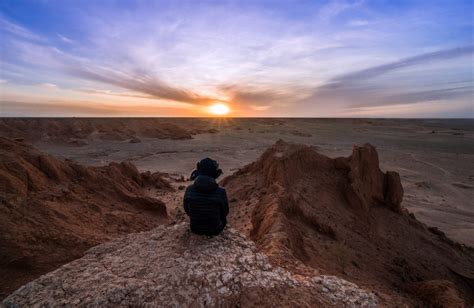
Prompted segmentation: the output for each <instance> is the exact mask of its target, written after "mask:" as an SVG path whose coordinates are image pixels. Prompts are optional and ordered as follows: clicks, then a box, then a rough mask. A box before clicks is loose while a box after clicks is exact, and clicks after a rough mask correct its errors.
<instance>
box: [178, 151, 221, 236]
mask: <svg viewBox="0 0 474 308" xmlns="http://www.w3.org/2000/svg"><path fill="white" fill-rule="evenodd" d="M221 174H222V170H221V169H219V164H218V163H217V161H215V160H213V159H210V158H204V159H203V160H201V161H200V162H198V163H197V168H196V170H194V171H193V172H192V173H191V177H190V178H191V180H194V183H193V184H192V185H190V186H188V187H187V188H186V192H185V193H184V199H183V206H184V211H185V212H186V214H187V215H188V216H189V218H190V222H191V232H193V233H195V234H200V235H208V236H212V235H218V234H219V233H221V232H222V230H224V227H225V226H226V224H227V214H229V203H228V201H227V194H226V191H225V189H224V188H222V187H219V185H218V184H217V182H216V179H217V178H218V177H219V176H220V175H221Z"/></svg>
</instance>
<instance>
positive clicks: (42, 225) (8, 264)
mask: <svg viewBox="0 0 474 308" xmlns="http://www.w3.org/2000/svg"><path fill="white" fill-rule="evenodd" d="M148 188H150V189H151V188H153V189H156V188H157V189H171V187H170V186H169V183H167V182H166V181H165V180H164V179H163V178H162V177H161V176H160V175H159V174H151V173H144V174H143V173H142V174H141V173H140V172H138V170H137V168H136V167H135V166H134V165H133V164H131V163H127V162H124V163H111V164H110V165H108V166H104V167H85V166H82V165H79V164H76V163H74V162H71V161H62V160H58V159H56V158H54V157H52V156H50V155H45V154H43V153H40V152H38V151H36V150H35V149H34V148H33V147H31V146H28V145H25V144H23V143H21V142H15V141H12V140H9V139H6V138H0V196H1V198H0V277H2V279H1V282H0V293H1V294H0V296H1V295H6V294H7V293H8V292H9V291H12V290H13V289H14V288H16V287H18V286H19V284H21V283H24V282H27V281H29V280H31V279H32V278H34V277H36V276H38V275H39V274H42V273H45V272H47V271H50V270H52V269H54V268H56V267H58V266H59V265H60V264H63V263H65V262H68V261H70V260H72V259H75V258H78V257H80V256H82V254H83V252H84V251H85V250H87V249H88V248H89V247H91V246H94V245H97V244H99V243H101V242H104V241H106V240H109V239H111V238H113V237H115V236H118V235H120V234H124V233H128V232H137V231H144V230H149V229H151V228H152V227H154V226H156V225H157V224H159V223H163V222H165V221H166V218H167V213H166V207H165V205H164V204H163V203H162V202H161V201H160V200H158V199H155V198H151V197H149V196H147V195H146V194H145V190H146V189H148Z"/></svg>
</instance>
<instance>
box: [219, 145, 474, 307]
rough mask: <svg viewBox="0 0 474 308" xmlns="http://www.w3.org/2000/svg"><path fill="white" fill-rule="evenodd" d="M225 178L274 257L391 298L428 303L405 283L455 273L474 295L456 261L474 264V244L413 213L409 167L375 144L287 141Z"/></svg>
mask: <svg viewBox="0 0 474 308" xmlns="http://www.w3.org/2000/svg"><path fill="white" fill-rule="evenodd" d="M222 184H223V185H225V187H226V189H227V191H228V192H227V193H228V195H229V196H232V198H233V200H235V201H234V202H231V208H230V213H231V214H230V223H231V225H232V226H233V227H236V228H238V229H239V230H241V231H243V232H244V233H246V234H247V235H248V236H250V238H251V239H253V240H254V241H255V242H256V244H257V246H258V247H259V249H261V250H262V251H264V252H266V253H267V254H269V255H270V257H271V260H272V261H273V262H274V263H277V264H279V265H282V266H284V267H286V268H291V269H292V270H296V271H298V270H301V271H305V270H307V269H308V268H312V269H313V270H317V271H322V272H323V273H327V274H336V275H343V277H344V278H346V279H348V280H352V281H353V282H355V283H357V284H359V285H365V286H370V287H373V288H375V289H377V290H378V291H379V292H381V294H384V296H382V297H383V298H385V300H386V301H387V303H390V305H402V304H406V303H409V304H419V303H420V302H419V299H417V298H416V297H414V296H413V294H412V293H410V292H408V291H406V292H405V291H404V290H405V289H406V288H407V286H409V285H410V284H411V283H415V282H419V281H425V280H433V279H443V280H449V281H451V282H452V283H453V284H454V285H455V286H456V288H458V289H459V290H460V294H461V297H462V298H463V299H465V300H467V301H468V302H473V301H474V298H473V297H472V293H471V292H470V291H471V289H470V287H469V286H468V285H466V283H465V281H464V280H463V279H462V278H460V277H458V276H457V275H455V274H453V272H452V271H451V270H450V268H448V266H450V267H454V268H456V269H464V270H463V271H465V272H468V273H469V272H471V273H474V253H473V251H472V250H471V249H468V248H466V247H463V246H461V245H456V244H453V243H452V242H451V243H450V242H449V241H448V240H445V239H443V238H442V237H440V236H437V235H436V234H433V233H432V232H430V231H429V230H428V228H427V227H426V226H425V225H423V224H422V223H420V222H418V221H417V220H416V219H415V218H414V216H412V215H409V214H408V212H407V211H406V209H404V208H403V207H402V205H401V203H402V199H403V187H402V185H401V181H400V176H399V175H398V174H397V173H396V172H392V171H389V172H386V173H383V172H382V171H381V170H380V168H379V159H378V155H377V151H376V149H375V148H374V147H373V146H371V145H370V144H366V145H364V146H354V148H353V153H352V155H351V156H350V157H348V158H344V157H340V158H336V159H331V158H329V157H326V156H324V155H322V154H320V153H318V152H316V151H315V150H314V148H312V147H309V146H305V145H295V144H288V143H285V142H283V141H278V142H277V143H276V144H275V145H274V146H272V147H271V148H269V149H268V150H267V151H265V153H263V154H262V156H261V157H260V159H258V160H257V161H256V162H254V163H252V164H250V165H247V166H245V167H244V168H242V169H241V170H240V171H238V172H236V173H235V174H234V175H231V176H229V177H227V178H225V179H224V180H223V181H222ZM298 264H303V265H304V266H300V265H298ZM295 267H297V269H295Z"/></svg>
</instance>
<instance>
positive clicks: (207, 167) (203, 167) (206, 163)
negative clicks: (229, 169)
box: [191, 157, 222, 180]
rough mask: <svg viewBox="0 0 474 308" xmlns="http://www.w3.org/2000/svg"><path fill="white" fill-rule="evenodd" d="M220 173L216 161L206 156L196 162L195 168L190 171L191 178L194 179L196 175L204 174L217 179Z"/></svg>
mask: <svg viewBox="0 0 474 308" xmlns="http://www.w3.org/2000/svg"><path fill="white" fill-rule="evenodd" d="M221 174H222V170H221V169H219V164H218V163H217V161H215V160H213V159H210V158H209V157H206V158H204V159H202V160H201V161H200V162H198V163H197V166H196V170H194V171H193V172H192V173H191V180H194V179H195V178H196V177H197V176H198V175H205V176H209V177H211V178H214V179H217V178H218V177H219V176H220V175H221Z"/></svg>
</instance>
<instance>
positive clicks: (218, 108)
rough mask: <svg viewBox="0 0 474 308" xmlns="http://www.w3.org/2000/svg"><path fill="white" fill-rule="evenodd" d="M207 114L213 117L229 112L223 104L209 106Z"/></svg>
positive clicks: (227, 107)
mask: <svg viewBox="0 0 474 308" xmlns="http://www.w3.org/2000/svg"><path fill="white" fill-rule="evenodd" d="M209 112H210V113H212V114H215V115H220V116H222V115H226V114H228V113H229V112H230V108H229V106H227V105H226V104H223V103H217V104H214V105H211V106H209Z"/></svg>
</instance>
